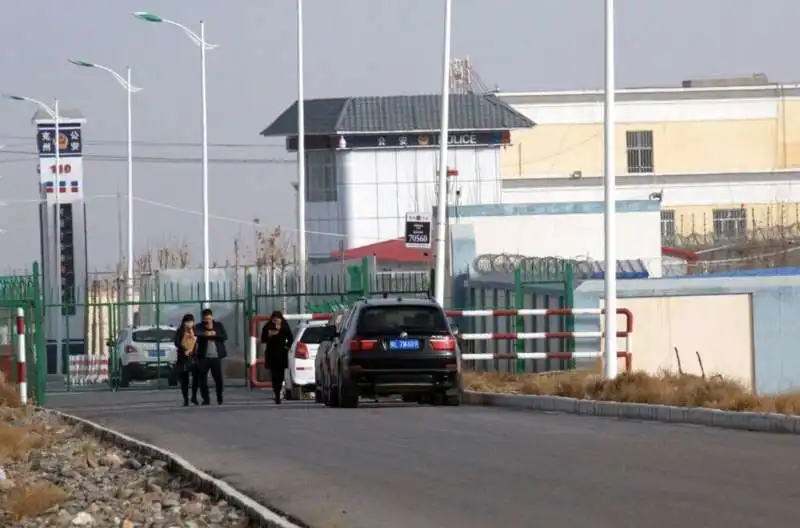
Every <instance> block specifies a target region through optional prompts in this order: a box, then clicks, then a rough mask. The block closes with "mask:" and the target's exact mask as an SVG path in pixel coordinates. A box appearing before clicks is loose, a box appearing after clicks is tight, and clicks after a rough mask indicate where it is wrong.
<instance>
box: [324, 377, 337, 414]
mask: <svg viewBox="0 0 800 528" xmlns="http://www.w3.org/2000/svg"><path fill="white" fill-rule="evenodd" d="M325 405H327V406H328V407H338V406H339V390H338V389H337V388H336V387H335V386H334V385H333V380H331V379H330V378H326V383H325Z"/></svg>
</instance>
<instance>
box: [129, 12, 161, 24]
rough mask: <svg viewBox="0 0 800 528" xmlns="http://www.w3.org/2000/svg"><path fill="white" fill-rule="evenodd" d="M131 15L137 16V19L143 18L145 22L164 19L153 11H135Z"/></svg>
mask: <svg viewBox="0 0 800 528" xmlns="http://www.w3.org/2000/svg"><path fill="white" fill-rule="evenodd" d="M133 16H135V17H136V18H138V19H139V20H144V21H145V22H163V21H164V19H163V18H161V17H160V16H158V15H154V14H153V13H148V12H147V11H136V12H135V13H133Z"/></svg>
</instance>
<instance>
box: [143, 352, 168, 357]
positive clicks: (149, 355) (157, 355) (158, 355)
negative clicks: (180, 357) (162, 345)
mask: <svg viewBox="0 0 800 528" xmlns="http://www.w3.org/2000/svg"><path fill="white" fill-rule="evenodd" d="M166 355H167V351H166V350H148V351H147V357H151V358H162V357H164V356H166Z"/></svg>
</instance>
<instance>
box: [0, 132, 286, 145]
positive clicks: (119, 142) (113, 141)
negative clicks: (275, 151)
mask: <svg viewBox="0 0 800 528" xmlns="http://www.w3.org/2000/svg"><path fill="white" fill-rule="evenodd" d="M0 139H3V140H12V141H25V142H28V141H32V140H33V139H34V138H31V137H28V136H7V135H3V134H0ZM84 143H85V144H86V145H120V146H125V145H127V144H128V141H127V140H124V139H89V140H86V141H84ZM133 144H134V145H139V146H141V147H197V148H199V147H201V146H202V144H201V143H193V142H191V141H160V140H156V141H137V140H134V141H133ZM208 146H209V147H215V148H284V146H283V145H275V144H267V143H209V144H208Z"/></svg>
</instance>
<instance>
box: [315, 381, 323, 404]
mask: <svg viewBox="0 0 800 528" xmlns="http://www.w3.org/2000/svg"><path fill="white" fill-rule="evenodd" d="M322 402H323V398H322V391H321V390H320V388H319V385H317V386H316V388H314V403H322Z"/></svg>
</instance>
